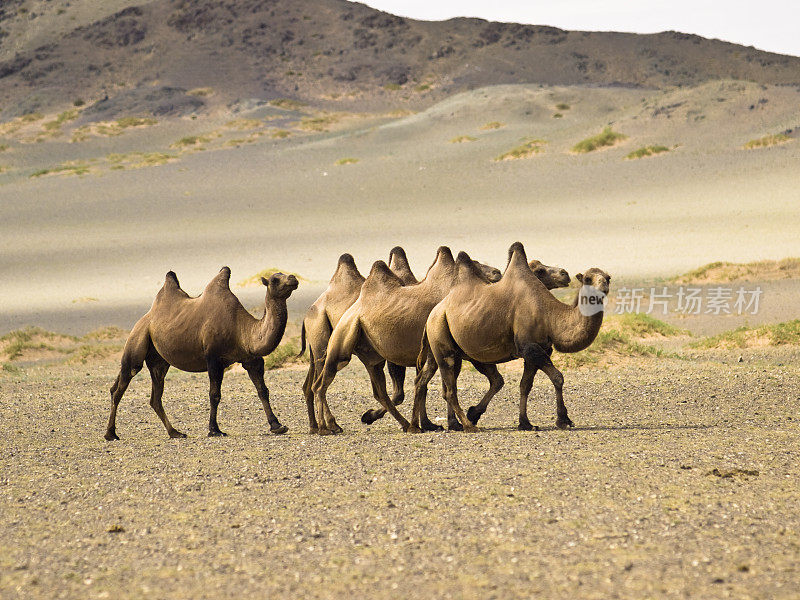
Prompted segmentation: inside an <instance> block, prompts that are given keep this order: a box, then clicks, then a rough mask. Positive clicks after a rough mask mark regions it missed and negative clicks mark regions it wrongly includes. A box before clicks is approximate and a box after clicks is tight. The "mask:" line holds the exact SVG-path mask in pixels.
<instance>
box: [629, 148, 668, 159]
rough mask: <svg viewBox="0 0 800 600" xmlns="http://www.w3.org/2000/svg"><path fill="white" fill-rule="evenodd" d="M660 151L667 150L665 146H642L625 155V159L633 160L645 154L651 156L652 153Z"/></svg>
mask: <svg viewBox="0 0 800 600" xmlns="http://www.w3.org/2000/svg"><path fill="white" fill-rule="evenodd" d="M662 152H669V148H667V147H666V146H642V147H641V148H639V149H638V150H634V151H633V152H631V153H630V154H628V155H626V156H625V158H626V159H627V160H634V159H637V158H644V157H645V156H653V155H654V154H661V153H662Z"/></svg>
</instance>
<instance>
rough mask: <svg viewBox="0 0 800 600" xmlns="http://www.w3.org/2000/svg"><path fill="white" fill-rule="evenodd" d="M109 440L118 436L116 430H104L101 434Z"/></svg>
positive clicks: (111, 440)
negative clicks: (104, 432) (103, 433)
mask: <svg viewBox="0 0 800 600" xmlns="http://www.w3.org/2000/svg"><path fill="white" fill-rule="evenodd" d="M103 437H104V438H106V440H108V441H109V442H113V441H114V440H118V439H119V436H118V435H117V432H116V431H106V434H105V435H104V436H103Z"/></svg>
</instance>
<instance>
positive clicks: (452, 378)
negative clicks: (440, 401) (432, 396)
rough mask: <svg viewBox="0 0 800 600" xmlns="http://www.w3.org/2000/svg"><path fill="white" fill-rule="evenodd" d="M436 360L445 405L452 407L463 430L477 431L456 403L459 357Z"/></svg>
mask: <svg viewBox="0 0 800 600" xmlns="http://www.w3.org/2000/svg"><path fill="white" fill-rule="evenodd" d="M436 362H437V363H439V371H440V372H441V374H442V387H443V391H444V399H445V400H446V401H447V405H448V406H449V407H450V408H451V409H452V412H453V414H454V415H455V417H456V418H457V419H458V420H459V422H460V423H461V425H462V429H463V431H466V432H468V433H472V432H475V431H478V428H477V427H475V425H473V424H472V423H471V422H470V420H469V419H468V418H467V415H465V414H464V411H463V410H462V409H461V406H460V405H459V404H458V393H457V388H456V383H457V380H458V374H459V371H460V370H461V369H460V366H461V359H460V358H456V357H453V356H447V357H443V358H442V359H441V360H437V361H436Z"/></svg>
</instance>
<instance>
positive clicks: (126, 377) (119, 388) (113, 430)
mask: <svg viewBox="0 0 800 600" xmlns="http://www.w3.org/2000/svg"><path fill="white" fill-rule="evenodd" d="M141 368H142V367H141V366H139V368H137V369H131V368H130V367H129V366H126V365H125V361H124V359H123V363H122V368H121V369H120V372H119V375H117V379H116V380H115V381H114V385H113V386H111V414H110V415H109V416H108V426H107V427H106V434H105V436H104V437H105V438H106V440H108V441H109V442H110V441H112V440H118V439H119V436H118V435H117V406H119V401H120V400H122V395H123V394H124V393H125V390H127V389H128V385H130V382H131V379H133V377H134V375H136V373H138V372H139V371H140V370H141Z"/></svg>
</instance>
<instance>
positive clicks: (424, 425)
mask: <svg viewBox="0 0 800 600" xmlns="http://www.w3.org/2000/svg"><path fill="white" fill-rule="evenodd" d="M437 369H438V366H437V365H436V361H435V360H434V358H433V355H432V354H431V353H430V352H429V353H428V354H427V356H426V357H425V362H424V363H423V365H422V368H421V369H418V370H417V377H416V379H415V380H414V410H413V412H412V415H411V424H412V426H411V429H409V431H411V432H413V433H416V432H417V431H442V430H443V429H444V427H442V426H441V425H437V424H436V423H433V422H432V421H431V420H430V419H429V418H428V412H427V407H426V401H427V399H428V383H429V382H430V380H431V379H433V376H434V375H435V374H436V371H437Z"/></svg>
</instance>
